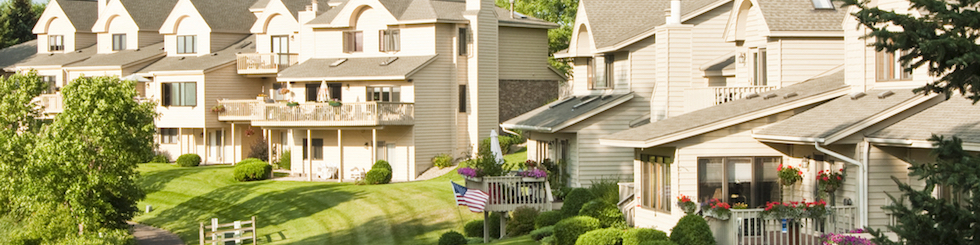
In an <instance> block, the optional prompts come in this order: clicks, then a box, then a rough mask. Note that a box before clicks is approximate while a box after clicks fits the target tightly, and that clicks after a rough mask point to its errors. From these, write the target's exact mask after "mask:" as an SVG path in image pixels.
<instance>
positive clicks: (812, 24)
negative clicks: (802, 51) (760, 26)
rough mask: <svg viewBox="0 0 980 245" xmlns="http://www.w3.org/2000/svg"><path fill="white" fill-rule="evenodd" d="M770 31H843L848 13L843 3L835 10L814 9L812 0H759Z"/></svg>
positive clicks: (837, 2) (838, 4) (835, 5)
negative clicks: (843, 23)
mask: <svg viewBox="0 0 980 245" xmlns="http://www.w3.org/2000/svg"><path fill="white" fill-rule="evenodd" d="M758 1H759V8H760V9H761V10H762V15H763V16H764V17H765V18H766V24H768V25H769V30H770V31H842V30H844V28H843V26H842V25H841V22H843V21H844V17H845V16H846V15H847V11H846V10H845V9H843V8H842V7H841V5H842V4H843V3H842V2H841V1H832V3H833V4H834V7H835V8H834V9H819V10H818V9H814V8H813V2H812V1H810V0H758Z"/></svg>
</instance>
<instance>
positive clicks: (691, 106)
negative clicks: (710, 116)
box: [684, 86, 779, 112]
mask: <svg viewBox="0 0 980 245" xmlns="http://www.w3.org/2000/svg"><path fill="white" fill-rule="evenodd" d="M777 88H779V87H776V86H750V87H707V88H689V89H687V91H686V94H685V96H684V98H685V100H686V103H685V104H684V111H685V112H692V111H696V110H700V109H704V108H707V107H709V106H713V105H720V104H724V103H728V102H732V101H735V100H737V99H741V98H744V97H745V95H747V94H750V93H758V94H762V93H765V92H768V91H770V90H774V89H777Z"/></svg>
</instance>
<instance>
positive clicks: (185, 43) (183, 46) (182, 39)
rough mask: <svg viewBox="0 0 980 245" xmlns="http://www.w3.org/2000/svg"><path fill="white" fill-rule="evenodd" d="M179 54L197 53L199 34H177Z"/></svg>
mask: <svg viewBox="0 0 980 245" xmlns="http://www.w3.org/2000/svg"><path fill="white" fill-rule="evenodd" d="M177 53H178V54H196V53H197V36H177Z"/></svg>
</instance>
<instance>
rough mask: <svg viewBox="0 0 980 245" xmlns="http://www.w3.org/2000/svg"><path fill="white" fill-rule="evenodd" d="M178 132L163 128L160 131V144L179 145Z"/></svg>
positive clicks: (173, 129)
mask: <svg viewBox="0 0 980 245" xmlns="http://www.w3.org/2000/svg"><path fill="white" fill-rule="evenodd" d="M177 132H178V130H177V129H176V128H161V129H160V143H161V144H177Z"/></svg>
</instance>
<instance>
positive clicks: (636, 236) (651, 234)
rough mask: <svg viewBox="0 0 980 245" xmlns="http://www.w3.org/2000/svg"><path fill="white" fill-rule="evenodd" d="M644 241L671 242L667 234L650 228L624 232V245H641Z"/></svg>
mask: <svg viewBox="0 0 980 245" xmlns="http://www.w3.org/2000/svg"><path fill="white" fill-rule="evenodd" d="M643 241H670V237H668V236H667V233H665V232H663V231H659V230H655V229H650V228H636V229H629V230H626V232H623V245H640V244H642V243H643Z"/></svg>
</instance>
